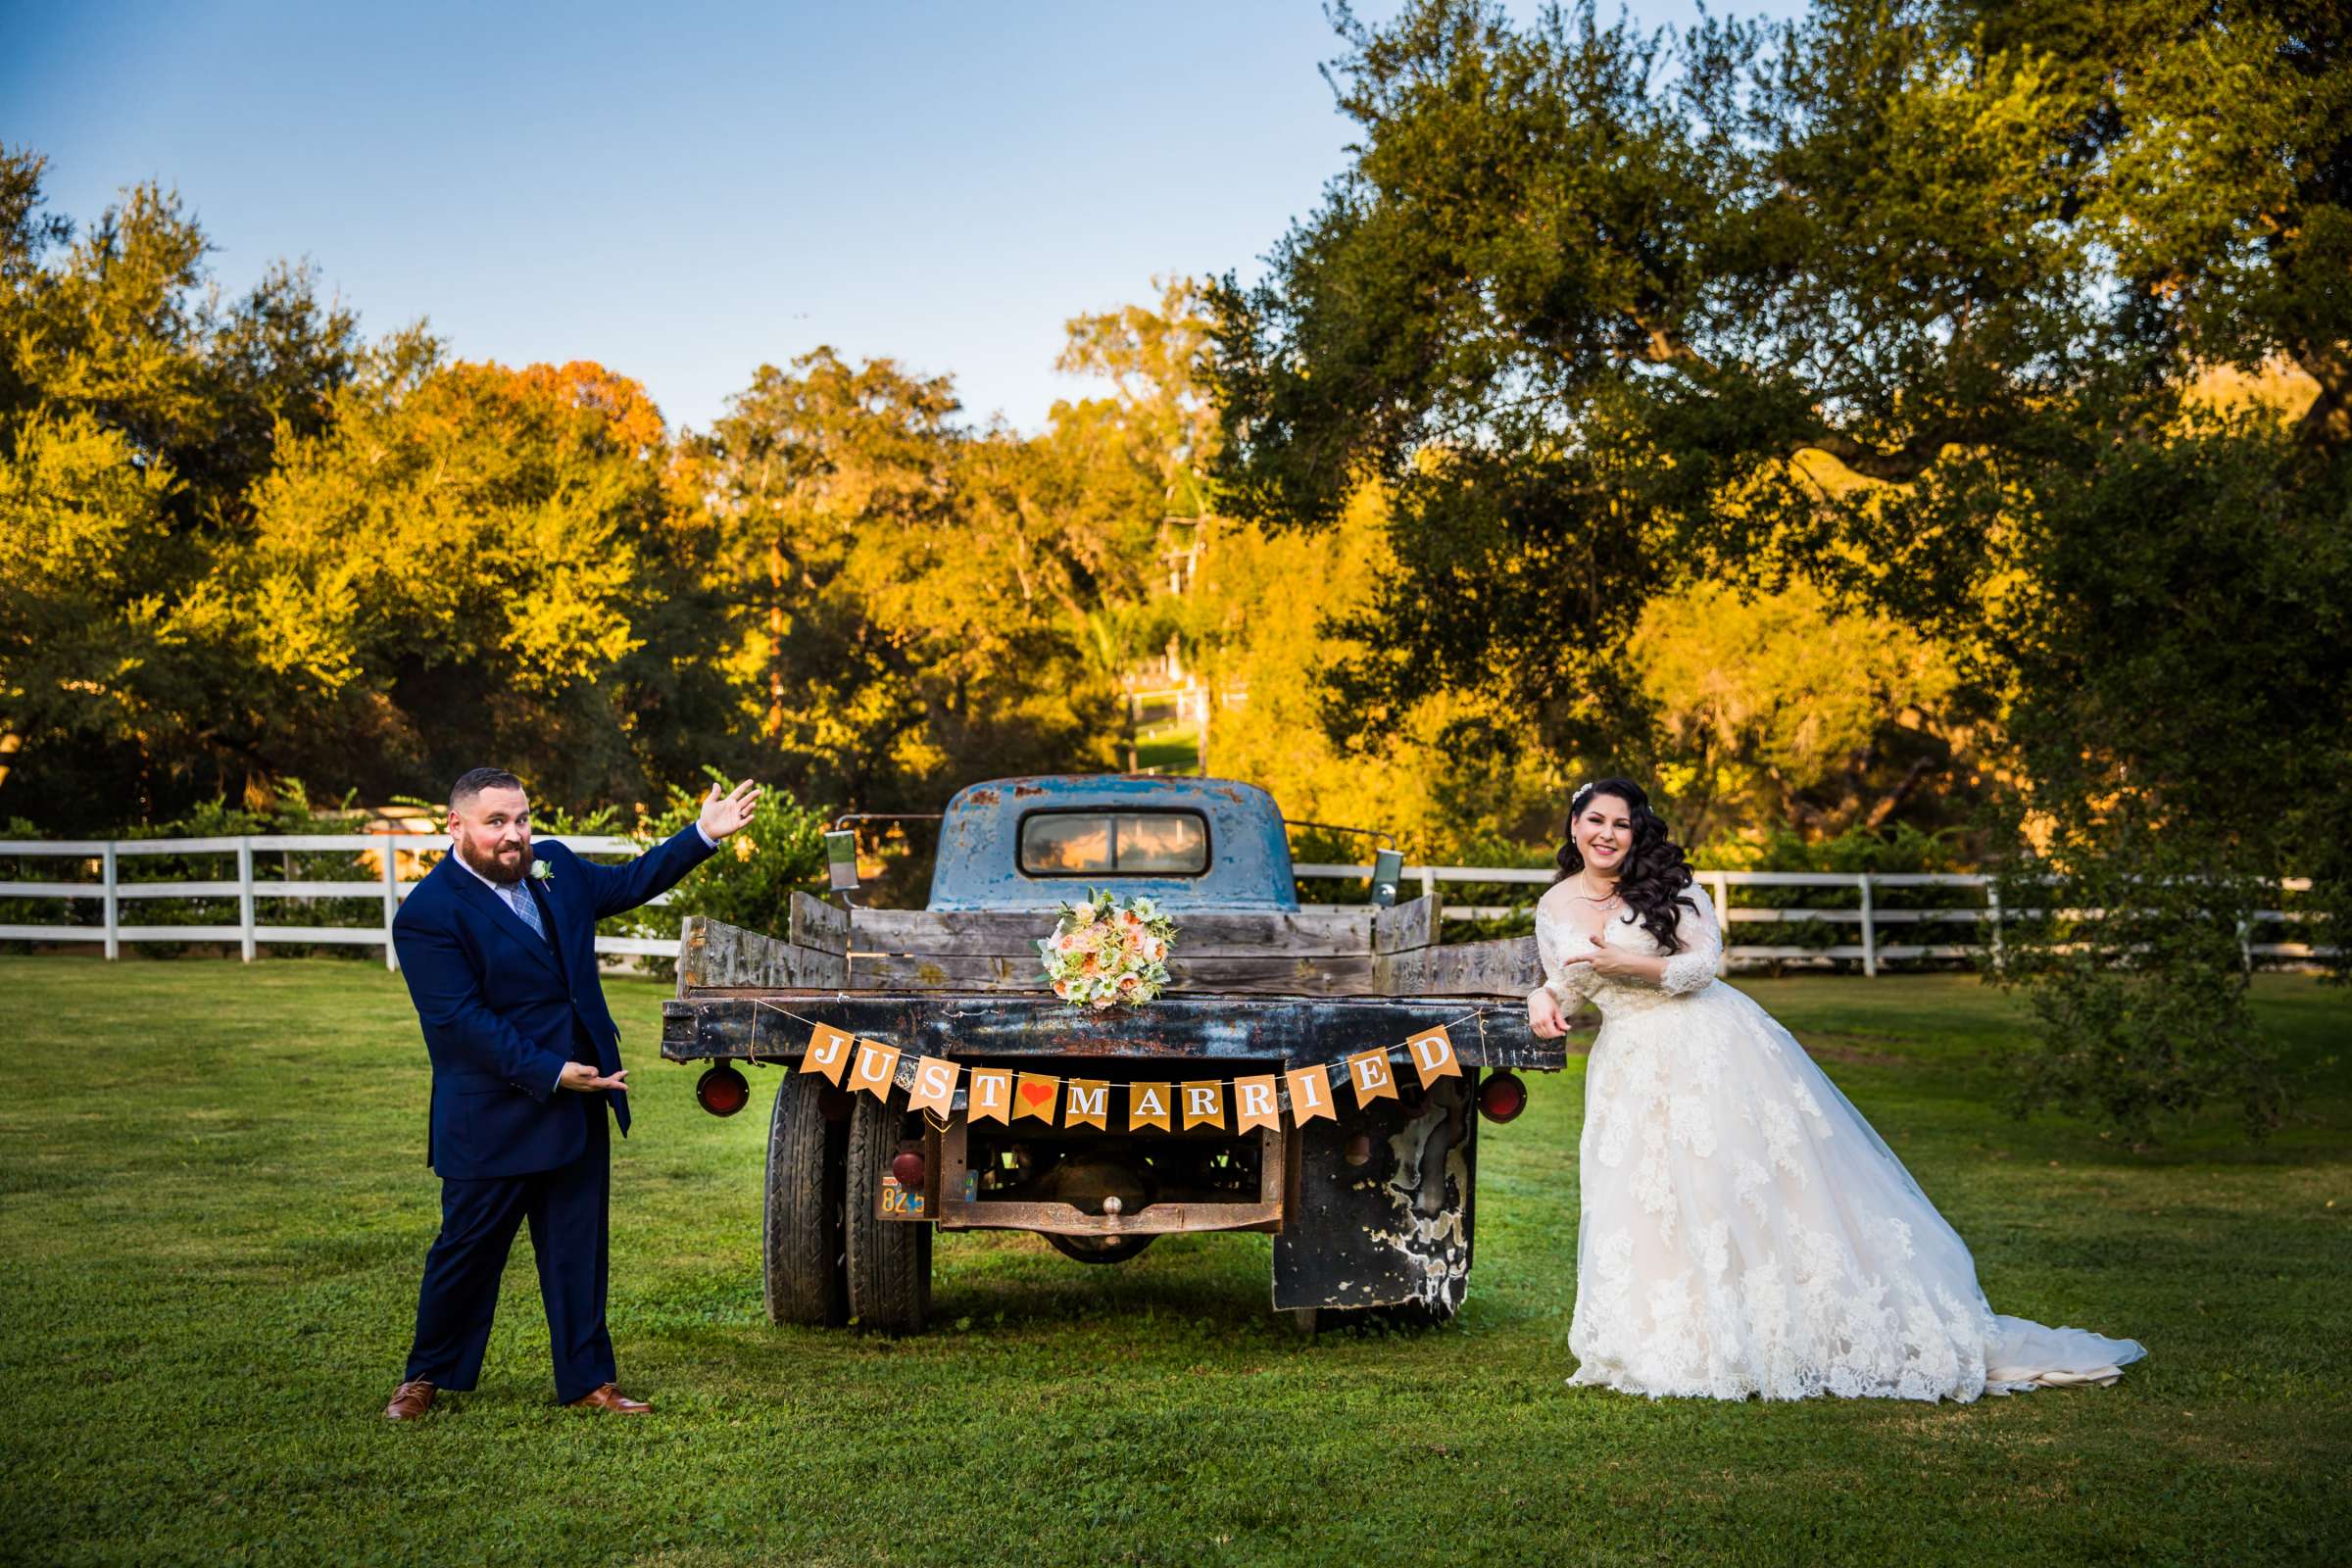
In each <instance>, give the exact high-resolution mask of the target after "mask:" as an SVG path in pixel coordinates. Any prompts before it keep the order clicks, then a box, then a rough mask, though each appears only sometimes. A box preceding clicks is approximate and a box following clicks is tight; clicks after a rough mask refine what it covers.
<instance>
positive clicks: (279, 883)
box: [0, 833, 2316, 975]
mask: <svg viewBox="0 0 2352 1568" xmlns="http://www.w3.org/2000/svg"><path fill="white" fill-rule="evenodd" d="M549 837H557V838H562V839H563V841H564V844H565V845H566V846H568V847H569V848H570V849H571V850H573V851H574V852H575V853H577V854H580V855H591V856H607V855H612V856H620V857H623V858H626V857H628V856H632V855H635V854H637V853H638V852H639V846H638V845H637V844H636V843H634V842H633V841H631V840H629V839H625V838H619V837H613V836H594V835H588V834H578V835H568V836H567V835H561V834H551V835H549ZM448 848H449V839H448V837H447V836H446V835H445V834H440V833H290V834H289V833H272V834H251V835H245V836H239V837H229V838H201V839H87V840H78V841H56V840H38V839H0V859H6V858H13V857H18V856H26V857H48V858H66V859H73V860H79V861H81V862H83V863H84V864H85V865H94V866H95V868H96V870H97V873H98V879H97V880H96V881H57V882H45V881H35V882H4V881H0V899H57V900H61V901H72V900H77V899H78V900H88V901H94V902H96V903H97V904H98V905H99V906H100V916H101V917H100V919H99V921H98V923H97V924H95V925H88V924H77V923H74V922H72V921H65V922H58V923H51V924H38V925H29V924H20V925H6V924H0V940H16V941H26V942H88V943H94V944H103V945H104V947H105V949H106V956H108V957H110V958H114V957H120V956H122V952H123V944H125V943H139V942H220V943H231V942H233V943H235V944H236V945H237V948H238V951H239V953H240V954H241V955H242V956H244V957H245V958H246V959H247V960H248V961H251V960H252V959H253V958H254V957H255V956H256V955H257V954H258V952H259V951H260V949H261V948H263V947H264V946H267V945H269V944H271V943H316V944H336V945H344V946H355V947H380V948H382V949H383V952H384V966H385V967H386V968H398V967H399V957H398V955H397V954H395V953H394V951H393V948H392V917H393V916H394V915H396V914H398V913H399V912H400V901H401V900H402V899H404V898H406V897H408V895H409V890H410V889H412V888H414V887H415V886H416V885H417V880H418V878H420V877H421V876H422V875H423V871H424V867H423V866H422V865H421V863H420V862H421V858H423V857H425V856H429V855H438V854H441V853H443V852H445V851H446V850H447V849H448ZM387 851H389V852H390V853H386V852H387ZM336 852H340V853H342V854H346V855H350V856H352V857H354V858H360V859H364V860H368V861H372V862H373V863H374V871H373V874H372V875H371V876H369V877H368V879H366V880H357V879H347V880H342V881H306V880H301V879H298V878H294V877H291V876H282V875H279V876H265V875H261V874H259V873H258V871H257V863H258V862H259V861H261V860H262V859H263V858H268V857H283V856H289V855H295V854H307V853H336ZM155 855H204V856H219V857H221V858H222V859H223V860H224V861H232V862H233V864H234V867H235V872H234V875H233V876H232V877H229V878H224V879H221V880H217V881H182V882H146V881H139V880H136V879H133V880H130V881H124V880H123V877H122V874H121V873H122V869H123V862H124V861H125V860H131V859H135V858H138V857H141V856H155ZM404 860H405V861H407V862H408V863H407V867H406V868H405V869H404V868H403V865H402V862H403V861H404ZM281 863H286V862H282V861H281ZM1292 869H1293V870H1294V871H1295V872H1296V873H1297V874H1298V875H1299V876H1300V877H1302V878H1328V879H1342V880H1354V881H1363V880H1366V879H1368V878H1369V877H1370V876H1371V874H1372V867H1371V866H1369V865H1338V864H1300V865H1296V866H1294V867H1292ZM412 873H413V874H412ZM1404 878H1405V880H1406V881H1407V882H1412V881H1418V882H1419V883H1420V884H1421V890H1422V891H1423V892H1424V893H1435V892H1437V891H1439V889H1440V887H1441V885H1443V884H1445V883H1449V882H1450V883H1468V884H1477V885H1485V886H1494V885H1497V884H1525V885H1528V886H1529V889H1530V892H1529V897H1530V900H1531V902H1532V900H1533V898H1534V897H1535V896H1536V893H1537V891H1538V889H1539V888H1540V887H1541V886H1542V885H1544V884H1547V883H1549V882H1550V881H1551V880H1552V872H1551V871H1549V870H1548V869H1544V868H1540V867H1537V868H1527V867H1505V866H1479V865H1408V866H1406V867H1405V868H1404ZM1698 880H1699V882H1700V883H1701V884H1702V885H1704V886H1705V887H1706V889H1707V890H1708V892H1709V893H1710V894H1712V895H1713V897H1714V900H1715V907H1716V908H1717V909H1718V910H1719V911H1720V912H1721V914H1722V916H1723V920H1724V924H1725V928H1726V934H1727V935H1730V934H1732V933H1733V932H1735V931H1737V930H1738V929H1739V928H1740V927H1743V926H1746V927H1753V926H1760V925H1761V926H1770V925H1787V924H1792V923H1795V922H1800V921H1821V922H1824V923H1826V924H1830V925H1839V926H1852V927H1854V928H1855V931H1854V935H1855V940H1854V941H1852V942H1845V943H1835V944H1831V945H1829V946H1826V947H1823V946H1811V945H1806V944H1800V943H1773V942H1769V941H1766V942H1761V943H1747V942H1727V943H1726V944H1725V945H1724V963H1725V966H1726V967H1727V968H1728V967H1732V966H1736V965H1742V966H1743V965H1749V964H1756V963H1773V962H1781V961H1788V960H1797V961H1804V960H1810V959H1849V960H1853V959H1858V960H1860V962H1861V965H1862V972H1863V973H1864V974H1866V975H1876V974H1877V973H1878V972H1879V968H1880V966H1881V965H1882V964H1887V963H1901V962H1905V961H1908V960H1913V959H1920V958H1929V959H1955V958H1968V957H1971V956H1974V955H1975V954H1976V953H1977V952H1979V951H1980V949H1981V947H1982V946H1984V945H1985V944H1987V943H1988V944H1989V945H1990V946H1991V948H1992V949H1993V951H1994V953H1995V954H1996V955H1997V954H1998V953H1999V951H2000V940H2001V920H2002V910H2001V907H2000V895H1999V891H1998V889H1996V888H1995V887H1994V886H1993V883H1992V879H1991V878H1990V877H1988V876H1981V875H1971V874H1965V873H1959V872H1928V871H1906V872H1848V871H1701V872H1699V873H1698ZM1752 887H1818V888H1841V889H1850V890H1852V891H1853V893H1854V894H1855V902H1854V906H1853V907H1842V908H1774V907H1759V906H1755V905H1743V904H1740V903H1738V902H1737V901H1736V899H1735V897H1734V893H1733V890H1734V889H1736V888H1752ZM1927 887H1948V888H1969V889H1974V890H1978V892H1979V893H1980V894H1981V897H1982V899H1983V904H1982V907H1973V906H1972V907H1960V908H1903V907H1883V906H1882V905H1881V904H1880V902H1879V898H1878V895H1879V894H1880V893H1881V892H1882V891H1889V890H1897V889H1903V888H1927ZM2282 887H2283V890H2284V891H2286V892H2289V893H2301V892H2308V891H2309V890H2310V887H2311V883H2310V882H2309V881H2308V880H2307V879H2303V878H2296V879H2293V880H2290V881H2288V882H2285V883H2284V884H2282ZM669 897H670V896H669V895H668V894H663V895H662V897H661V898H659V899H656V900H655V901H654V902H655V903H657V904H666V903H667V902H669ZM229 898H233V899H235V900H236V901H237V919H236V923H235V924H233V925H231V924H216V925H142V924H139V923H137V922H136V920H135V919H133V920H129V921H126V920H125V919H124V918H123V906H125V905H133V906H135V905H137V904H139V903H140V902H142V901H145V900H151V899H229ZM319 899H368V900H372V901H376V902H377V903H378V904H379V905H380V907H381V908H382V911H383V918H382V920H381V922H380V923H377V924H371V925H365V926H337V925H283V924H273V923H266V922H264V921H263V919H262V918H261V911H262V907H263V906H264V904H265V903H269V904H271V905H272V906H279V907H282V905H283V904H284V903H286V902H289V901H290V902H295V903H308V902H313V901H316V900H319ZM1523 911H1524V907H1522V906H1511V905H1473V906H1467V907H1462V906H1448V907H1447V908H1446V913H1447V914H1448V915H1451V916H1453V917H1455V918H1457V919H1496V918H1501V917H1504V916H1507V915H1511V914H1516V913H1521V912H1523ZM2026 912H2035V911H2026ZM2254 918H2255V919H2257V920H2265V921H2278V920H2290V919H2291V920H2303V919H2308V918H2310V916H2307V915H2304V914H2301V913H2299V912H2291V913H2290V912H2287V911H2281V910H2278V909H2262V910H2257V911H2255V915H2254ZM1987 924H1989V925H1990V926H1991V930H1990V931H1989V932H1985V934H1984V935H1985V941H1984V942H1982V943H1981V942H1980V941H1978V940H1976V937H1977V930H1976V928H1978V927H1980V926H1984V925H1987ZM1955 926H1957V927H1960V928H1962V929H1961V930H1958V931H1953V930H1950V929H1949V928H1951V927H1955ZM1765 934H1766V933H1763V932H1759V933H1758V935H1765ZM1889 937H1891V938H1893V940H1887V938H1889ZM1906 938H1907V939H1908V940H1905V939H1906ZM1939 938H1940V940H1938V939H1939ZM2243 946H2244V949H2245V953H2246V956H2247V959H2248V961H2249V962H2251V961H2252V960H2253V959H2255V958H2258V957H2262V958H2290V959H2292V958H2310V957H2313V956H2316V953H2315V950H2314V949H2313V947H2312V946H2311V945H2310V944H2308V943H2301V942H2251V941H2248V942H2245V943H2244V944H2243ZM596 951H597V952H599V953H609V954H617V955H632V956H655V957H670V956H675V954H676V953H677V944H676V942H674V941H673V940H670V939H667V938H661V937H612V936H602V935H600V936H598V937H597V939H596Z"/></svg>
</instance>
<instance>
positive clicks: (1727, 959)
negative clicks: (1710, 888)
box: [1715, 871, 1732, 976]
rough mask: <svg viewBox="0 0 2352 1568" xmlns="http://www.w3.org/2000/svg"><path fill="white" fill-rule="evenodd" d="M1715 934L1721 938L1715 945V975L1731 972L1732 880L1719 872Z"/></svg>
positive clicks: (1717, 878)
mask: <svg viewBox="0 0 2352 1568" xmlns="http://www.w3.org/2000/svg"><path fill="white" fill-rule="evenodd" d="M1715 926H1716V932H1715V934H1716V935H1717V936H1718V937H1719V938H1721V940H1720V941H1718V942H1717V943H1716V944H1715V973H1716V974H1717V975H1718V976H1722V975H1727V974H1729V973H1731V972H1732V880H1731V878H1729V877H1727V876H1725V875H1724V874H1723V873H1722V872H1721V871H1718V872H1716V873H1715Z"/></svg>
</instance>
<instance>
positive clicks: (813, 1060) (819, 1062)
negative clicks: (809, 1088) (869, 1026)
mask: <svg viewBox="0 0 2352 1568" xmlns="http://www.w3.org/2000/svg"><path fill="white" fill-rule="evenodd" d="M849 1064H850V1037H849V1036H848V1035H845V1034H843V1033H842V1032H841V1031H840V1030H838V1029H836V1028H834V1027H832V1026H831V1025H830V1024H821V1023H820V1024H818V1025H817V1026H816V1032H815V1033H814V1034H811V1035H810V1036H809V1049H808V1050H807V1051H805V1052H803V1053H802V1054H801V1071H803V1072H813V1073H821V1074H823V1075H824V1078H825V1080H826V1081H827V1082H828V1083H832V1084H834V1085H836V1086H838V1085H839V1084H840V1082H841V1069H842V1068H844V1067H846V1066H848V1065H849Z"/></svg>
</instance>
